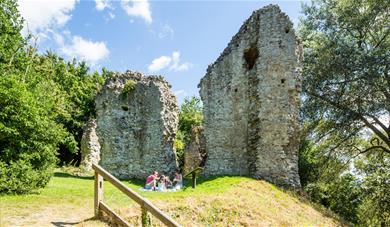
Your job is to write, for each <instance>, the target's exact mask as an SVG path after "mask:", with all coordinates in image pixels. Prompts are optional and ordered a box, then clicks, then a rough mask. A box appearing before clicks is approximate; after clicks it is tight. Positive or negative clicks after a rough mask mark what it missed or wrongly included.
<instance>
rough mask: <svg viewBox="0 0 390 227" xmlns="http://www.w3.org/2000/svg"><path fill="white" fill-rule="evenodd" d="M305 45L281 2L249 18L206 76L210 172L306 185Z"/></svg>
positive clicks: (202, 88)
mask: <svg viewBox="0 0 390 227" xmlns="http://www.w3.org/2000/svg"><path fill="white" fill-rule="evenodd" d="M301 61H302V47H301V45H300V44H299V41H298V39H297V37H296V35H295V33H294V30H293V25H292V23H291V22H290V20H289V18H288V17H287V15H285V14H284V13H282V12H281V11H280V9H279V7H278V6H274V5H269V6H266V7H264V8H262V9H259V10H257V11H255V12H253V14H252V15H251V17H250V18H249V19H248V20H247V21H246V22H245V23H244V24H243V25H242V27H241V28H240V30H239V32H238V33H237V34H236V35H235V36H234V37H233V38H232V40H231V41H230V43H229V44H228V46H227V47H226V49H225V50H224V51H223V53H222V54H221V56H220V57H219V58H218V59H217V60H216V61H215V62H214V63H213V64H212V65H210V66H209V67H208V69H207V73H206V75H205V76H204V77H203V78H202V80H201V82H200V84H199V87H200V96H201V98H202V101H203V106H204V133H205V140H206V151H207V154H208V158H207V161H206V165H205V175H206V176H211V175H249V176H252V177H254V178H258V179H265V180H268V181H270V182H273V183H275V184H278V185H286V186H293V187H298V186H299V185H300V182H299V176H298V157H297V152H298V143H299V135H298V131H299V123H298V114H299V96H300V91H301V76H300V64H301Z"/></svg>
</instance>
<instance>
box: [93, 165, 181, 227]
mask: <svg viewBox="0 0 390 227" xmlns="http://www.w3.org/2000/svg"><path fill="white" fill-rule="evenodd" d="M92 168H93V170H94V171H95V200H94V202H95V203H94V205H95V217H97V218H100V214H101V212H104V213H106V214H107V215H108V216H109V217H110V218H112V220H113V221H114V222H115V223H116V224H117V225H119V226H130V225H129V224H128V223H127V222H126V221H125V220H124V219H123V218H121V217H120V216H119V215H118V214H116V213H115V212H114V211H113V210H111V209H110V208H109V207H108V206H107V205H106V204H105V203H104V202H103V179H105V180H107V181H108V182H110V183H111V184H112V185H114V186H115V187H116V188H118V189H119V190H120V191H122V192H123V193H124V194H125V195H127V196H128V197H130V198H131V199H133V200H134V201H135V202H136V203H138V204H139V205H140V206H141V216H142V217H141V220H142V226H149V225H150V219H148V212H150V213H151V214H153V215H154V216H155V217H156V218H157V219H159V220H160V221H161V222H162V223H164V224H165V225H166V226H173V227H176V226H180V225H179V224H178V223H177V222H175V221H174V220H173V219H172V218H170V217H169V216H168V215H166V214H164V213H163V212H162V211H161V210H160V209H158V208H157V207H155V206H154V205H153V204H152V203H151V202H149V201H148V200H146V199H145V198H143V197H141V196H140V195H139V194H137V193H136V192H134V191H133V190H131V189H130V188H128V187H126V185H124V184H123V183H122V182H120V181H119V180H118V179H116V178H115V177H114V176H112V175H111V174H110V173H109V172H107V171H106V170H104V169H103V168H102V167H100V166H98V165H95V164H92Z"/></svg>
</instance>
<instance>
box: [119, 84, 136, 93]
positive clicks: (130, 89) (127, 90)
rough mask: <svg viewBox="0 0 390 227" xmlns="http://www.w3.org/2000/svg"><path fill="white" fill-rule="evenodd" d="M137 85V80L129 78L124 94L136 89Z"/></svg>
mask: <svg viewBox="0 0 390 227" xmlns="http://www.w3.org/2000/svg"><path fill="white" fill-rule="evenodd" d="M135 85H137V82H136V81H134V80H127V81H126V83H125V86H124V87H123V91H122V94H124V95H128V94H129V93H130V92H131V91H132V90H134V88H135Z"/></svg>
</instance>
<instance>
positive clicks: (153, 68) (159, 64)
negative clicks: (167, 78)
mask: <svg viewBox="0 0 390 227" xmlns="http://www.w3.org/2000/svg"><path fill="white" fill-rule="evenodd" d="M171 60H172V59H171V57H169V56H161V57H159V58H156V59H154V60H153V61H152V64H150V65H149V66H148V70H149V71H150V72H158V71H160V70H161V69H163V68H166V67H168V66H169V64H170V63H171Z"/></svg>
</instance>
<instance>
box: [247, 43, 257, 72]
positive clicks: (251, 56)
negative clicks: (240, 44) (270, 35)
mask: <svg viewBox="0 0 390 227" xmlns="http://www.w3.org/2000/svg"><path fill="white" fill-rule="evenodd" d="M258 57H259V51H258V50H257V48H256V47H251V48H249V49H247V50H245V52H244V58H245V61H246V68H247V69H248V70H250V69H252V68H253V66H254V65H255V63H256V59H257V58H258Z"/></svg>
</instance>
